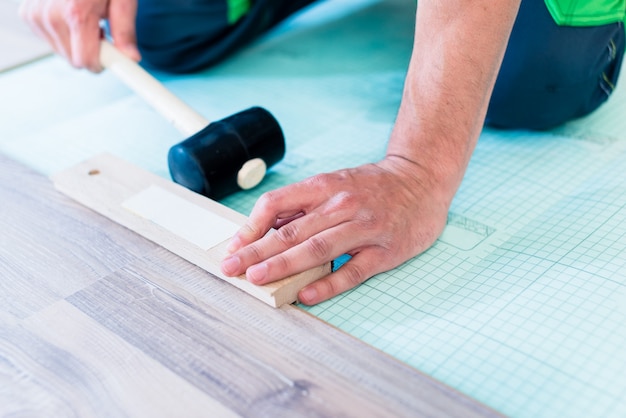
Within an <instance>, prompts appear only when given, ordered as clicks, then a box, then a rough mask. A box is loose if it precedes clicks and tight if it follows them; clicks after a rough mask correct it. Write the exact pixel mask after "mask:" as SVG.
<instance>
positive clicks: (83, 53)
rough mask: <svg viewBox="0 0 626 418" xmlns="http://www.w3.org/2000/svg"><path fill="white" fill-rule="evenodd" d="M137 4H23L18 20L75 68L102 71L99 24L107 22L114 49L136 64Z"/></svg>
mask: <svg viewBox="0 0 626 418" xmlns="http://www.w3.org/2000/svg"><path fill="white" fill-rule="evenodd" d="M136 15H137V1H136V0H22V4H21V6H20V16H21V17H22V19H24V20H25V21H26V22H27V23H28V24H29V25H30V26H31V28H32V29H33V31H34V32H35V33H36V34H38V35H39V36H41V37H42V38H44V39H46V40H47V41H48V42H49V43H50V45H51V46H52V48H53V49H54V50H55V51H56V52H57V53H58V54H60V55H62V56H63V57H65V58H66V59H67V60H68V61H69V62H70V63H71V64H72V65H73V66H74V67H76V68H86V69H88V70H90V71H93V72H100V71H102V65H101V64H100V40H101V38H102V30H101V28H100V20H101V19H108V21H109V26H110V30H111V36H112V38H113V42H114V43H115V46H116V47H117V48H118V49H120V50H121V51H122V53H124V54H125V55H127V56H128V57H129V58H131V59H133V60H135V61H139V60H140V58H141V56H140V54H139V50H138V49H137V41H136V35H135V17H136Z"/></svg>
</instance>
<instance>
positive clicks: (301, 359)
mask: <svg viewBox="0 0 626 418" xmlns="http://www.w3.org/2000/svg"><path fill="white" fill-rule="evenodd" d="M0 201H1V202H2V205H0V227H1V228H2V234H1V237H2V238H1V240H0V271H1V272H2V273H1V274H2V280H0V292H1V295H2V305H1V306H2V308H0V387H2V388H3V389H2V390H0V416H20V415H24V416H81V417H91V416H98V417H100V416H102V417H105V416H106V417H110V416H116V417H117V416H139V417H143V416H146V417H148V416H149V417H166V416H186V417H187V416H189V417H193V416H219V417H222V416H251V417H257V416H258V417H266V416H267V417H276V416H311V417H341V416H346V417H349V416H359V417H369V416H373V417H389V416H394V417H403V416H407V417H408V416H459V417H472V416H493V415H496V414H495V413H494V412H493V411H491V410H490V409H488V408H486V407H484V406H482V405H481V404H479V403H476V402H474V401H472V400H471V399H468V398H466V397H464V396H463V395H461V394H460V393H458V392H456V391H454V390H452V389H450V388H448V387H447V386H445V385H442V384H440V383H439V382H437V381H435V380H433V379H431V378H429V377H428V376H426V375H423V374H421V373H419V372H417V371H416V370H414V369H412V368H410V367H408V366H406V365H404V364H402V363H399V362H397V361H396V360H394V359H392V358H391V357H389V356H387V355H385V354H383V353H381V352H379V351H377V350H375V349H373V348H372V347H370V346H368V345H366V344H364V343H363V342H361V341H359V340H357V339H355V338H353V337H350V336H348V335H346V334H344V333H343V332H341V331H339V330H337V329H335V328H333V327H331V326H329V325H328V324H326V323H324V322H322V321H320V320H318V319H316V318H314V317H312V316H310V315H309V314H307V313H306V312H304V311H302V310H300V309H299V308H297V307H296V306H293V305H288V306H284V307H283V308H281V309H275V308H272V307H270V306H268V305H266V304H265V303H263V302H261V301H259V300H257V299H255V298H253V297H251V296H249V295H248V294H246V293H244V292H242V291H241V290H239V289H237V288H235V287H233V286H231V285H229V284H228V283H226V282H224V281H222V280H220V279H218V278H215V277H213V276H211V275H210V274H208V273H207V272H205V271H204V270H202V269H200V268H198V267H196V266H193V265H192V264H190V263H188V262H186V261H185V260H183V259H181V258H179V257H178V256H176V255H174V254H172V253H170V252H168V251H167V250H165V249H163V248H161V247H159V246H156V245H154V244H152V243H150V242H148V241H147V240H145V239H143V238H141V237H139V236H138V235H136V234H134V233H132V232H131V231H129V230H126V229H124V228H122V227H120V226H119V225H117V224H115V223H113V222H111V221H109V220H107V219H105V218H104V217H101V216H100V215H98V214H96V213H94V212H91V211H90V210H88V209H86V208H84V207H82V206H80V205H77V204H75V203H74V202H72V201H70V200H69V199H68V198H66V197H64V196H63V195H61V194H60V193H58V192H56V191H55V190H54V189H53V187H52V184H51V182H50V181H49V180H48V179H46V178H45V177H43V176H41V175H39V174H36V173H34V172H32V171H30V170H28V169H26V168H24V167H23V166H21V165H20V164H18V163H15V162H13V161H12V160H9V159H7V158H6V157H3V156H1V155H0Z"/></svg>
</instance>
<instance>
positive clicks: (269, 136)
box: [100, 41, 285, 199]
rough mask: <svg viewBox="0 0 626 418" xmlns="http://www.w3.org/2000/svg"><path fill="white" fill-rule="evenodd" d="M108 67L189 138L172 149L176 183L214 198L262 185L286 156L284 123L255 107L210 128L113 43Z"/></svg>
mask: <svg viewBox="0 0 626 418" xmlns="http://www.w3.org/2000/svg"><path fill="white" fill-rule="evenodd" d="M100 60H101V63H102V66H103V67H104V68H106V69H108V70H109V71H111V72H112V73H114V74H115V75H116V76H117V77H118V78H119V79H120V80H121V81H122V82H124V83H125V84H126V85H127V86H128V87H129V88H130V89H131V90H133V91H134V92H135V93H137V94H138V95H139V96H141V97H142V98H143V99H144V100H145V101H146V102H147V103H148V104H149V105H151V106H152V107H153V108H154V109H155V110H156V111H157V112H159V113H160V114H161V115H162V116H163V117H165V118H166V119H167V120H169V121H170V122H171V123H172V124H173V125H174V126H175V127H176V128H178V130H179V131H181V132H182V133H183V134H184V135H185V136H189V138H188V139H186V140H184V141H182V142H181V143H179V144H177V145H174V146H173V147H172V148H170V150H169V153H168V166H169V170H170V175H171V176H172V179H173V180H174V181H175V182H176V183H179V184H181V185H182V186H185V187H187V188H188V189H191V190H193V191H194V192H197V193H200V194H203V195H205V196H208V197H210V198H212V199H220V198H222V197H224V196H227V195H228V194H230V193H233V192H236V191H238V190H242V189H250V188H252V187H254V186H256V185H257V184H258V183H259V182H260V181H261V180H262V179H263V177H264V176H265V173H266V171H267V169H268V168H269V167H271V166H272V165H274V164H276V163H277V162H279V161H280V160H281V159H282V158H283V157H284V155H285V138H284V136H283V132H282V129H281V128H280V125H279V124H278V121H277V120H276V119H275V118H274V117H273V116H272V114H271V113H270V112H268V111H267V110H265V109H263V108H261V107H252V108H250V109H247V110H244V111H242V112H239V113H236V114H234V115H232V116H229V117H227V118H225V119H222V120H220V121H217V122H212V123H209V121H208V120H206V119H205V118H204V117H203V116H202V115H200V114H198V113H197V112H196V111H195V110H193V109H192V108H190V107H189V106H188V105H187V104H185V103H184V102H183V101H182V100H180V99H179V98H178V97H176V96H175V95H174V94H173V93H172V92H170V91H169V90H168V89H166V88H165V86H163V85H162V84H161V83H160V82H159V81H158V80H156V79H155V78H154V77H152V76H151V75H150V74H149V73H148V72H147V71H145V70H144V69H143V68H141V66H140V65H139V64H137V63H136V62H134V61H133V60H131V59H129V58H128V57H126V56H125V55H123V54H122V53H121V52H120V51H118V50H117V49H116V48H115V47H114V46H113V45H111V44H110V43H109V42H107V41H103V42H102V44H101V49H100Z"/></svg>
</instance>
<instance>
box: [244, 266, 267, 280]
mask: <svg viewBox="0 0 626 418" xmlns="http://www.w3.org/2000/svg"><path fill="white" fill-rule="evenodd" d="M246 277H247V278H248V280H249V281H251V282H252V283H262V282H263V281H264V280H265V278H266V277H267V263H261V264H256V265H254V266H252V267H250V268H249V269H248V270H247V271H246Z"/></svg>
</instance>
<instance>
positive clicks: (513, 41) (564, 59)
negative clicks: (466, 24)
mask: <svg viewBox="0 0 626 418" xmlns="http://www.w3.org/2000/svg"><path fill="white" fill-rule="evenodd" d="M523 3H524V2H523ZM542 12H544V14H543V15H542ZM520 13H521V14H520V15H518V20H517V21H516V23H515V26H514V28H513V32H512V34H511V38H510V41H509V45H508V47H507V51H506V53H505V56H504V60H503V62H502V67H501V69H500V72H499V74H498V78H497V80H496V84H495V87H494V91H493V94H492V96H491V101H490V103H489V108H488V111H487V118H486V124H487V125H490V126H494V127H499V128H506V129H534V130H544V129H550V128H553V127H556V126H558V125H561V124H563V123H565V122H567V121H569V120H572V119H575V118H579V117H582V116H585V115H587V114H589V113H591V112H592V111H594V110H595V109H597V108H598V107H599V106H600V105H601V104H602V103H604V102H605V101H606V100H607V99H608V97H609V96H610V94H611V93H612V91H613V89H614V87H615V84H616V82H617V78H618V75H619V71H620V67H621V62H622V58H623V55H624V48H625V43H624V38H625V36H624V27H623V24H622V23H621V22H620V23H615V24H610V25H603V26H595V27H567V26H557V25H556V23H554V21H553V20H552V19H551V17H550V16H549V14H548V13H547V10H545V7H544V10H531V11H527V12H526V14H524V13H523V10H520Z"/></svg>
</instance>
